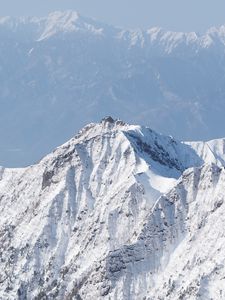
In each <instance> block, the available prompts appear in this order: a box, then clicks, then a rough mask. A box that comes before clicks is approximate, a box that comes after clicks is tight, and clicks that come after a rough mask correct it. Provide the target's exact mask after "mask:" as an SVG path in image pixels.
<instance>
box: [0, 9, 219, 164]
mask: <svg viewBox="0 0 225 300" xmlns="http://www.w3.org/2000/svg"><path fill="white" fill-rule="evenodd" d="M224 41H225V30H224V26H221V27H220V28H211V29H209V30H208V31H207V32H206V33H204V34H198V33H194V32H191V33H182V32H171V31H166V30H164V29H161V28H157V27H156V28H151V29H149V30H141V29H137V30H126V29H121V28H115V27H113V26H110V25H107V24H104V23H102V22H99V21H97V20H93V19H91V18H87V17H83V16H81V15H79V13H77V12H74V11H65V12H53V13H51V14H49V15H48V16H47V17H42V18H37V17H30V18H28V17H27V18H25V17H24V18H11V17H4V18H1V19H0V78H1V85H0V105H1V111H0V140H1V141H2V145H3V146H2V147H0V165H4V166H8V167H9V166H10V167H15V166H19V167H21V166H26V165H30V164H32V163H34V162H36V161H37V160H38V159H39V158H40V157H42V156H44V155H46V153H48V152H50V151H52V149H54V148H55V147H56V146H57V145H59V144H62V143H63V142H65V141H66V140H68V139H69V137H70V136H72V135H73V134H74V131H76V130H78V129H79V128H81V127H83V126H84V125H85V124H87V123H90V122H91V121H95V122H97V121H98V120H99V119H101V118H102V117H103V116H104V115H114V116H119V117H120V118H121V119H123V120H125V121H127V122H129V123H137V124H142V125H143V124H146V125H147V126H149V127H151V128H153V129H155V130H156V131H158V132H162V133H164V134H166V135H169V134H172V135H173V136H175V137H177V138H178V139H183V140H209V139H212V138H219V137H222V136H225V133H224V128H225V123H224V111H225V101H224V97H225V76H224V72H225V67H224V66H225V46H224ZM178 124H179V126H178ZM5 128H7V130H5ZM31 131H32V134H30V133H31ZM215 133H216V135H215ZM28 135H29V136H30V137H31V138H30V139H29V140H28V139H27V138H26V136H28ZM15 149H17V151H15Z"/></svg>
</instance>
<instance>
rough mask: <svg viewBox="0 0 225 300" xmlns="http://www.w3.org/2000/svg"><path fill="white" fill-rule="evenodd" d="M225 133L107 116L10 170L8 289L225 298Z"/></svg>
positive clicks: (2, 237) (3, 264) (80, 295)
mask: <svg viewBox="0 0 225 300" xmlns="http://www.w3.org/2000/svg"><path fill="white" fill-rule="evenodd" d="M222 143H223V141H222V140H221V141H218V140H217V141H211V142H210V143H209V144H210V145H211V148H212V149H213V150H214V151H215V153H216V157H217V159H215V157H214V156H211V155H210V154H209V153H208V154H207V151H208V150H207V149H206V148H205V144H204V143H202V144H201V143H197V144H196V143H194V144H192V143H182V142H179V141H176V140H174V139H173V138H171V137H167V136H163V135H160V134H157V133H156V132H154V131H152V130H151V129H149V128H146V127H141V126H134V125H128V124H126V123H124V122H122V121H120V120H113V119H112V118H111V117H107V118H105V119H103V120H102V121H101V122H100V123H96V124H94V123H92V124H89V125H87V126H86V127H84V128H83V129H82V130H81V131H80V132H79V134H78V135H76V136H75V137H74V138H72V139H71V140H70V141H69V142H67V143H66V144H64V145H62V146H60V147H58V148H57V149H56V150H55V151H54V152H52V153H51V154H49V155H48V156H46V157H45V158H44V159H42V160H41V161H40V162H39V163H38V164H36V165H33V166H30V167H28V168H24V169H4V168H0V210H1V218H0V244H1V249H0V299H22V300H23V299H78V300H80V299H84V300H87V299H108V300H109V299H117V300H119V299H127V300H133V299H134V300H136V299H137V300H139V299H151V300H152V299H153V300H156V299H171V300H176V299H188V300H189V299H224V297H225V294H224V289H223V286H224V284H225V281H224V277H225V271H224V259H225V257H224V249H223V248H224V242H225V237H224V232H223V231H224V230H223V228H224V225H225V219H224V213H223V207H224V182H225V172H224V168H223V166H222V164H221V161H220V159H218V157H221V160H222V159H223V156H224V151H223V147H222V146H221V145H222ZM203 150H204V151H203ZM210 153H211V152H210Z"/></svg>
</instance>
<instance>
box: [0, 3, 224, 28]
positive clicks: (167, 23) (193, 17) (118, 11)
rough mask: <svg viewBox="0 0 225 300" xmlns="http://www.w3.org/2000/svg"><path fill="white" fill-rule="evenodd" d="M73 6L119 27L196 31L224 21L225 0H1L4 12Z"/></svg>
mask: <svg viewBox="0 0 225 300" xmlns="http://www.w3.org/2000/svg"><path fill="white" fill-rule="evenodd" d="M66 9H74V10H77V11H78V12H80V13H81V14H82V15H85V16H90V17H94V18H97V19H99V20H101V21H104V22H108V23H110V24H114V25H118V26H122V27H131V28H134V27H142V28H148V27H152V26H161V27H164V28H165V29H170V30H181V31H199V32H203V31H205V30H206V29H207V28H209V27H211V26H213V25H216V26H219V25H222V24H225V0H19V1H18V0H1V1H0V14H1V15H2V16H3V15H14V16H15V15H38V16H40V15H46V14H47V13H48V12H50V11H55V10H66Z"/></svg>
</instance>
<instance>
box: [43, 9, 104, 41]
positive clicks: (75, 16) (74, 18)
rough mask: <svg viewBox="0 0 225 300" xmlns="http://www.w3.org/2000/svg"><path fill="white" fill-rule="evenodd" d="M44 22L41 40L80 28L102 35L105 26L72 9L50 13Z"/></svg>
mask: <svg viewBox="0 0 225 300" xmlns="http://www.w3.org/2000/svg"><path fill="white" fill-rule="evenodd" d="M44 23H45V25H44V30H43V33H42V34H41V36H40V38H39V41H42V40H44V39H48V38H50V37H52V36H54V35H55V34H60V33H71V32H76V31H79V30H81V31H84V32H91V33H93V34H97V35H99V34H100V35H101V34H102V31H103V28H101V27H100V26H99V24H98V22H96V21H94V20H92V19H88V18H85V17H81V16H80V14H79V13H78V12H76V11H70V10H69V11H64V12H63V11H56V12H53V13H50V14H49V15H48V17H47V18H45V19H44Z"/></svg>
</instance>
